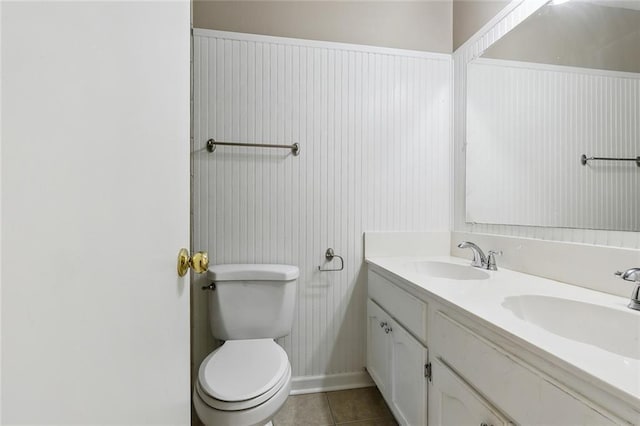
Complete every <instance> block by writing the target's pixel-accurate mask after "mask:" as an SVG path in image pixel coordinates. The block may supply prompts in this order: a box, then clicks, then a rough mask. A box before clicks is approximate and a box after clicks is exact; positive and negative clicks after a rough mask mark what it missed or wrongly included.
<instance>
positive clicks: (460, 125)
mask: <svg viewBox="0 0 640 426" xmlns="http://www.w3.org/2000/svg"><path fill="white" fill-rule="evenodd" d="M542 4H544V1H543V0H535V1H530V2H524V3H521V4H520V5H510V6H509V7H508V8H507V9H506V10H505V11H504V14H505V16H504V17H503V16H502V15H501V16H499V17H497V18H496V19H494V20H493V21H492V23H491V25H490V28H489V29H488V31H487V32H486V33H484V34H479V35H478V36H477V37H475V38H473V39H472V40H471V41H470V42H468V43H466V44H465V45H464V46H463V47H462V48H460V49H458V50H457V51H456V52H455V53H454V55H453V60H454V94H453V100H454V110H453V111H454V123H455V126H454V129H453V138H454V140H453V142H454V146H453V149H454V154H453V155H454V175H455V179H454V230H455V231H459V232H474V233H485V234H497V235H508V236H518V237H530V238H539V239H546V240H560V241H570V242H579V243H587V244H599V245H609V246H617V247H629V248H640V233H638V232H621V231H601V230H587V229H567V228H546V227H531V226H512V225H482V224H470V223H466V222H465V211H466V206H465V179H466V178H465V140H466V84H467V63H468V62H469V61H471V60H472V59H473V58H475V57H477V56H479V55H480V54H481V53H482V52H483V51H484V50H485V49H486V48H487V47H488V46H490V45H491V44H492V43H493V42H495V41H496V40H497V39H499V38H500V37H502V36H503V35H504V34H505V33H507V32H508V31H509V30H510V29H512V28H513V27H515V26H516V25H517V24H518V23H520V22H522V21H523V20H524V19H526V18H527V17H528V16H529V15H530V14H531V13H533V12H534V11H535V10H536V9H537V8H538V7H540V6H541V5H542Z"/></svg>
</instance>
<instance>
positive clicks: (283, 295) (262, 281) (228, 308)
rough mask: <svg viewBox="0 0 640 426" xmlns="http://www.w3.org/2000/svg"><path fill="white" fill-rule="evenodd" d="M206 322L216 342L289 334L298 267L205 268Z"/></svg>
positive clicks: (255, 265)
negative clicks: (208, 283) (208, 286)
mask: <svg viewBox="0 0 640 426" xmlns="http://www.w3.org/2000/svg"><path fill="white" fill-rule="evenodd" d="M208 275H209V279H210V280H211V281H213V283H214V284H215V289H214V290H212V291H209V292H208V293H209V322H210V326H211V333H212V334H213V337H215V338H216V339H220V340H238V339H263V338H274V339H275V338H278V337H282V336H286V335H287V334H289V333H290V332H291V324H292V322H293V311H294V307H295V302H296V284H297V280H298V276H299V275H300V272H299V270H298V267H296V266H291V265H273V264H227V265H214V266H212V267H210V268H209V273H208Z"/></svg>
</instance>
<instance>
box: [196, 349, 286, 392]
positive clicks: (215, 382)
mask: <svg viewBox="0 0 640 426" xmlns="http://www.w3.org/2000/svg"><path fill="white" fill-rule="evenodd" d="M288 366H289V360H288V358H287V353H286V352H285V351H284V349H282V348H281V347H280V346H278V344H277V343H276V342H275V341H273V339H252V340H228V341H226V342H225V343H224V344H223V345H222V346H221V347H220V348H218V349H216V350H215V351H213V352H212V353H211V354H210V355H209V356H208V357H207V358H205V360H204V361H203V362H202V364H200V371H199V373H198V379H199V381H200V386H201V387H202V390H204V391H205V392H206V393H207V394H209V395H210V396H211V397H213V398H215V399H218V400H221V401H228V402H236V401H244V400H247V399H252V398H256V397H257V396H260V395H262V394H263V393H265V392H267V391H269V390H270V389H271V388H273V387H274V386H275V385H276V384H277V383H278V382H279V381H280V380H281V379H282V377H283V376H284V375H285V373H286V372H287V368H288Z"/></svg>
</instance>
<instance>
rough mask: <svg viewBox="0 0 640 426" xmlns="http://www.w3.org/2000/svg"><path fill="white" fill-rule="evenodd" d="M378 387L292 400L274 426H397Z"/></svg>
mask: <svg viewBox="0 0 640 426" xmlns="http://www.w3.org/2000/svg"><path fill="white" fill-rule="evenodd" d="M397 424H398V423H397V422H396V421H395V420H394V418H393V416H392V415H391V411H389V407H387V404H386V403H385V402H384V399H382V395H380V392H379V391H378V389H377V388H375V387H370V388H362V389H349V390H343V391H335V392H322V393H310V394H306V395H294V396H290V397H289V398H288V399H287V402H285V404H284V406H283V407H282V409H281V410H280V411H279V412H278V414H276V417H275V418H274V419H273V425H274V426H303V425H305V426H307V425H308V426H332V425H349V426H397Z"/></svg>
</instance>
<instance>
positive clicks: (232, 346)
mask: <svg viewBox="0 0 640 426" xmlns="http://www.w3.org/2000/svg"><path fill="white" fill-rule="evenodd" d="M208 276H209V278H210V281H212V282H213V284H212V285H211V286H209V287H208V290H209V291H208V303H209V322H210V327H211V333H212V334H213V336H214V337H215V338H216V339H219V340H223V341H224V343H223V344H222V346H220V347H218V348H217V349H215V350H214V351H213V352H211V353H210V354H209V355H208V356H207V357H206V358H205V359H204V361H202V364H200V369H199V371H198V377H197V380H196V383H195V386H194V390H193V405H194V407H195V410H196V413H197V414H198V417H199V418H200V420H201V421H202V422H203V423H204V424H205V425H208V426H213V425H215V426H232V425H233V426H254V425H256V426H257V425H260V426H263V425H265V424H269V423H270V421H271V419H272V418H273V416H275V414H276V413H277V412H278V410H280V408H281V407H282V405H283V404H284V402H285V401H286V400H287V397H288V396H289V391H290V390H291V364H290V363H289V358H288V357H287V353H286V352H285V351H284V349H282V348H281V347H280V346H279V345H278V344H277V343H276V342H275V340H274V339H276V338H278V337H282V336H286V335H287V334H289V333H290V332H291V324H292V321H293V311H294V307H295V300H296V282H297V279H298V276H299V270H298V268H297V267H295V266H291V265H269V264H262V265H260V264H257V265H251V264H234V265H232V264H228V265H215V266H212V267H210V268H209V271H208ZM205 288H207V287H205Z"/></svg>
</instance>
